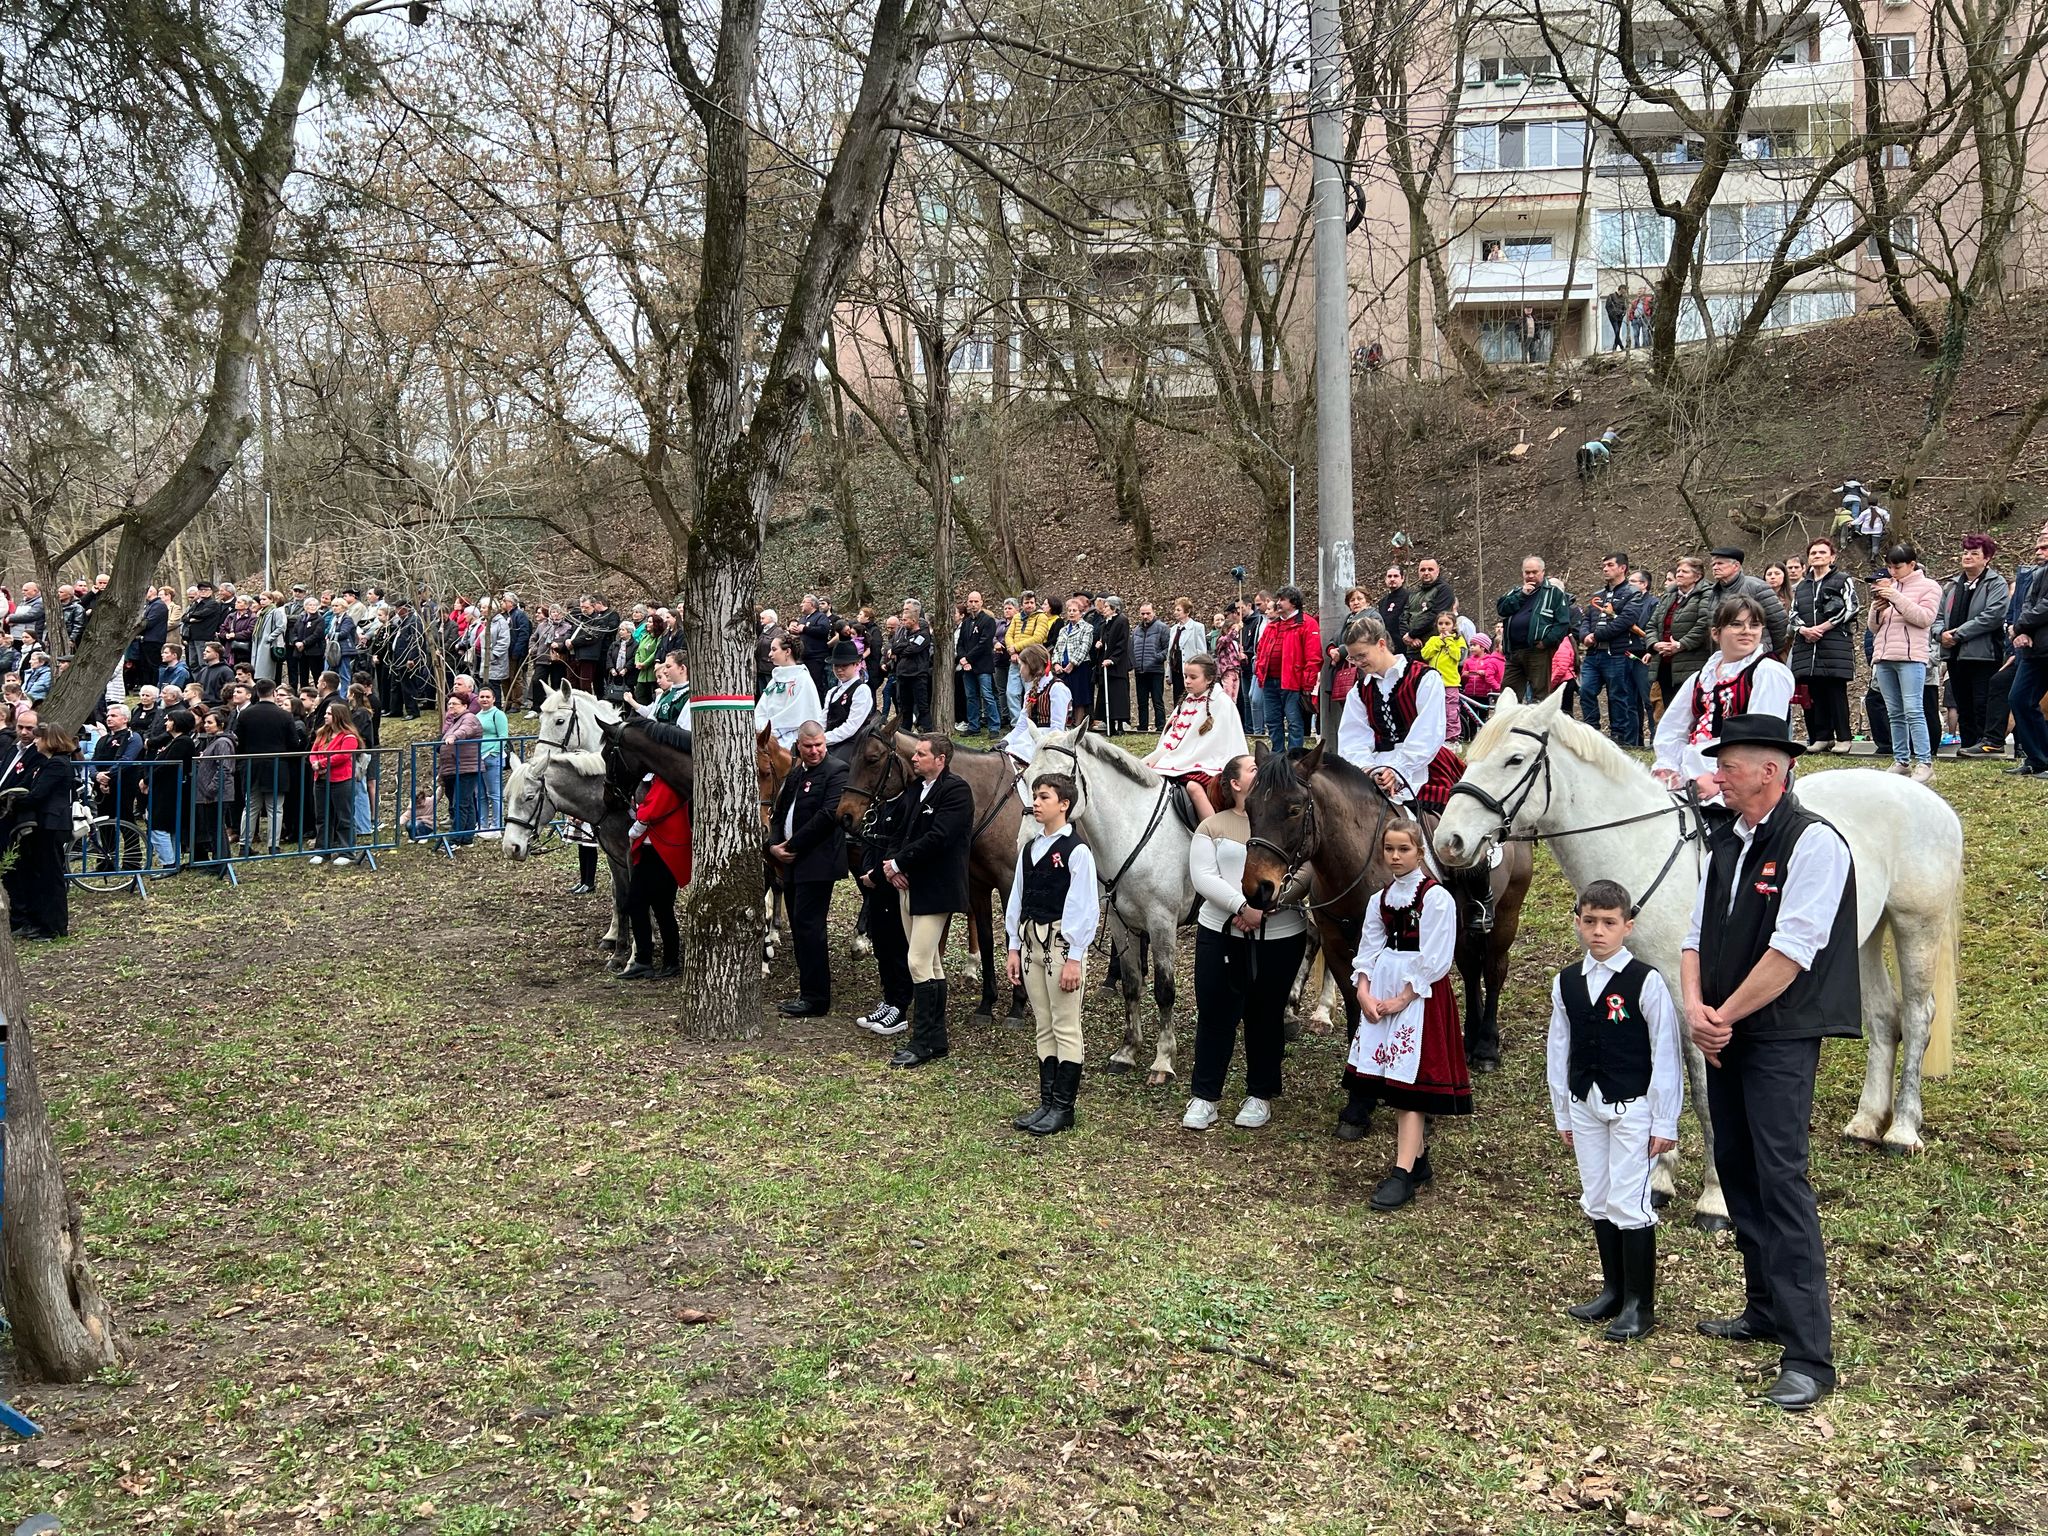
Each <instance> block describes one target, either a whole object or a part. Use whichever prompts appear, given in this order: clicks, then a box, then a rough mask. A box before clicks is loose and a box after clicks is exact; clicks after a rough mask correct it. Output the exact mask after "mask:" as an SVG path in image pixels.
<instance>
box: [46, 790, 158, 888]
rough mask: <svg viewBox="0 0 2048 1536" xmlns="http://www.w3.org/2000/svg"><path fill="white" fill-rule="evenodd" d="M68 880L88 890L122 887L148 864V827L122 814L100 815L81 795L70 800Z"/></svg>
mask: <svg viewBox="0 0 2048 1536" xmlns="http://www.w3.org/2000/svg"><path fill="white" fill-rule="evenodd" d="M66 862H67V864H70V865H71V866H72V867H73V868H74V870H75V871H76V873H74V874H73V876H72V878H71V883H72V884H73V885H75V886H78V887H79V888H80V889H82V890H87V891H99V892H105V891H125V890H128V889H129V888H131V887H132V886H134V885H135V884H136V883H137V881H138V880H139V879H140V878H141V876H142V875H143V874H145V873H146V872H147V871H148V868H149V831H148V829H147V828H146V827H144V826H143V825H141V824H140V823H139V822H133V821H129V820H128V819H127V818H126V817H123V816H103V815H100V814H97V813H96V812H95V811H94V810H93V808H92V802H91V800H90V799H88V798H87V797H85V796H84V795H80V796H79V797H78V798H76V799H74V800H73V801H72V802H71V850H70V853H69V854H68V855H67V858H66Z"/></svg>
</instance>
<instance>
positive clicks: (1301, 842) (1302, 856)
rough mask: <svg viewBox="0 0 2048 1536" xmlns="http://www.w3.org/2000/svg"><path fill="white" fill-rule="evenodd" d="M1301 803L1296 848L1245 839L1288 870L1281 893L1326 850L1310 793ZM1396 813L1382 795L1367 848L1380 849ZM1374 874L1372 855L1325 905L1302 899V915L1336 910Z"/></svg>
mask: <svg viewBox="0 0 2048 1536" xmlns="http://www.w3.org/2000/svg"><path fill="white" fill-rule="evenodd" d="M1302 800H1303V802H1304V804H1303V809H1302V815H1301V819H1302V834H1301V836H1300V837H1299V838H1298V839H1296V845H1295V847H1293V848H1282V847H1281V846H1280V845H1279V844H1278V843H1276V842H1274V841H1273V840H1272V839H1271V838H1270V837H1248V838H1246V839H1245V847H1246V848H1263V849H1265V850H1266V851H1267V852H1268V853H1270V854H1272V855H1273V857H1274V858H1276V859H1278V860H1280V862H1281V864H1282V866H1283V867H1284V869H1285V873H1284V874H1282V875H1281V877H1280V884H1279V887H1278V889H1279V890H1281V891H1284V890H1286V889H1287V887H1289V886H1290V885H1292V884H1294V881H1295V877H1296V876H1298V875H1299V874H1300V873H1301V872H1302V870H1303V869H1305V868H1307V867H1308V865H1309V863H1310V862H1311V861H1312V860H1313V859H1314V858H1315V856H1316V852H1317V850H1318V849H1320V848H1321V847H1322V846H1323V837H1322V832H1321V830H1320V829H1319V828H1318V827H1317V825H1316V797H1315V795H1314V794H1313V793H1312V792H1311V791H1309V790H1307V789H1303V790H1302ZM1393 810H1394V802H1393V801H1392V800H1389V799H1388V798H1387V797H1386V796H1385V795H1384V794H1382V795H1381V796H1380V814H1379V819H1378V821H1377V822H1375V823H1374V825H1373V829H1372V842H1371V843H1370V844H1369V845H1368V846H1369V847H1371V848H1378V847H1379V845H1380V839H1381V837H1383V836H1384V835H1385V833H1386V830H1387V818H1388V817H1389V816H1391V815H1392V814H1393ZM1371 873H1372V855H1371V854H1367V856H1366V858H1365V861H1364V862H1363V863H1362V864H1360V866H1359V869H1358V873H1357V874H1355V875H1353V876H1352V877H1351V880H1350V882H1349V883H1348V884H1347V885H1345V887H1344V889H1342V890H1341V891H1339V892H1337V894H1336V895H1334V896H1331V897H1328V898H1326V899H1325V900H1322V901H1315V900H1313V899H1311V898H1310V897H1308V896H1306V895H1304V896H1303V897H1302V899H1301V909H1302V911H1304V912H1306V913H1309V914H1310V915H1311V916H1313V915H1314V914H1315V913H1316V912H1318V911H1320V910H1326V909H1328V908H1330V907H1334V906H1336V905H1337V903H1338V902H1340V901H1342V900H1343V899H1344V898H1345V897H1347V896H1349V895H1350V894H1351V893H1352V892H1353V891H1355V890H1357V889H1358V887H1359V885H1360V884H1361V883H1362V882H1363V881H1364V880H1365V878H1366V876H1367V875H1369V874H1371Z"/></svg>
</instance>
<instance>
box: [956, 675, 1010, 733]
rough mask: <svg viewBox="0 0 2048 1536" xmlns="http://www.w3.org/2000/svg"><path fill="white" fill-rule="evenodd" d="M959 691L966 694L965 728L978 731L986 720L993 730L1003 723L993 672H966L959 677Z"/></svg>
mask: <svg viewBox="0 0 2048 1536" xmlns="http://www.w3.org/2000/svg"><path fill="white" fill-rule="evenodd" d="M960 691H961V692H962V693H964V694H966V695H967V729H968V730H970V731H978V730H980V729H981V728H982V722H983V721H984V720H986V721H987V722H988V728H989V729H990V730H991V731H993V730H995V729H996V728H997V727H998V726H1000V725H1001V724H1002V723H1003V710H1002V706H1001V705H1000V704H998V703H996V675H995V673H993V672H968V673H965V674H963V675H962V677H961V679H960Z"/></svg>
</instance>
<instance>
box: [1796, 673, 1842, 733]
mask: <svg viewBox="0 0 2048 1536" xmlns="http://www.w3.org/2000/svg"><path fill="white" fill-rule="evenodd" d="M1799 681H1800V682H1802V683H1804V684H1805V685H1806V699H1807V703H1806V739H1807V740H1808V741H1853V740H1855V733H1854V732H1853V731H1852V730H1850V728H1849V680H1848V679H1847V678H1846V677H1802V678H1801V679H1799Z"/></svg>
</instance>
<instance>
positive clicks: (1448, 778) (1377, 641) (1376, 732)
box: [1337, 611, 1465, 812]
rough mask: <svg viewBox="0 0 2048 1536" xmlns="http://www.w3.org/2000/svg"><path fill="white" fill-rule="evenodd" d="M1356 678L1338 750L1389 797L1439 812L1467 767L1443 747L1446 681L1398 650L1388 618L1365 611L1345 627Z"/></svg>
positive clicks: (1339, 727)
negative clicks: (1390, 630)
mask: <svg viewBox="0 0 2048 1536" xmlns="http://www.w3.org/2000/svg"><path fill="white" fill-rule="evenodd" d="M1344 650H1345V652H1346V654H1347V655H1348V656H1349V657H1350V659H1351V664H1352V666H1353V667H1355V668H1356V669H1357V677H1358V681H1357V683H1356V684H1355V685H1354V691H1353V694H1352V697H1351V698H1350V699H1349V700H1347V701H1346V702H1345V705H1344V717H1343V719H1342V720H1340V721H1339V722H1338V724H1337V752H1338V755H1339V756H1341V757H1342V758H1343V759H1344V760H1345V761H1346V762H1348V763H1350V764H1351V765H1352V766H1353V767H1356V768H1361V769H1363V770H1364V771H1365V772H1366V773H1367V774H1368V775H1369V776H1370V777H1371V778H1372V780H1373V782H1374V783H1376V784H1377V785H1379V787H1380V792H1381V793H1382V794H1384V795H1386V796H1387V798H1388V799H1390V800H1393V801H1395V802H1397V803H1401V804H1406V803H1408V802H1410V801H1412V802H1413V803H1414V804H1415V806H1417V807H1418V808H1419V809H1421V810H1424V811H1430V812H1441V811H1442V810H1443V808H1444V806H1445V805H1446V804H1447V803H1448V802H1449V800H1450V798H1451V786H1452V785H1453V784H1455V783H1457V782H1458V780H1459V779H1460V778H1461V777H1463V776H1464V772H1465V765H1464V764H1463V763H1462V762H1460V761H1459V760H1458V755H1457V753H1455V752H1453V751H1452V750H1451V749H1450V748H1449V747H1447V746H1445V745H1444V724H1445V718H1446V711H1445V707H1444V680H1443V678H1442V677H1441V676H1439V675H1438V673H1437V670H1436V668H1434V667H1429V666H1424V665H1423V664H1422V663H1421V662H1420V661H1415V660H1411V659H1410V658H1408V657H1405V656H1399V655H1396V654H1395V652H1394V649H1393V646H1392V644H1391V643H1390V642H1389V640H1388V638H1387V625H1386V621H1385V620H1384V619H1382V618H1381V617H1380V616H1379V614H1377V613H1375V612H1371V611H1367V612H1365V613H1361V614H1358V615H1357V616H1355V617H1354V618H1353V619H1352V620H1351V621H1350V623H1348V624H1347V625H1346V626H1345V629H1344Z"/></svg>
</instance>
